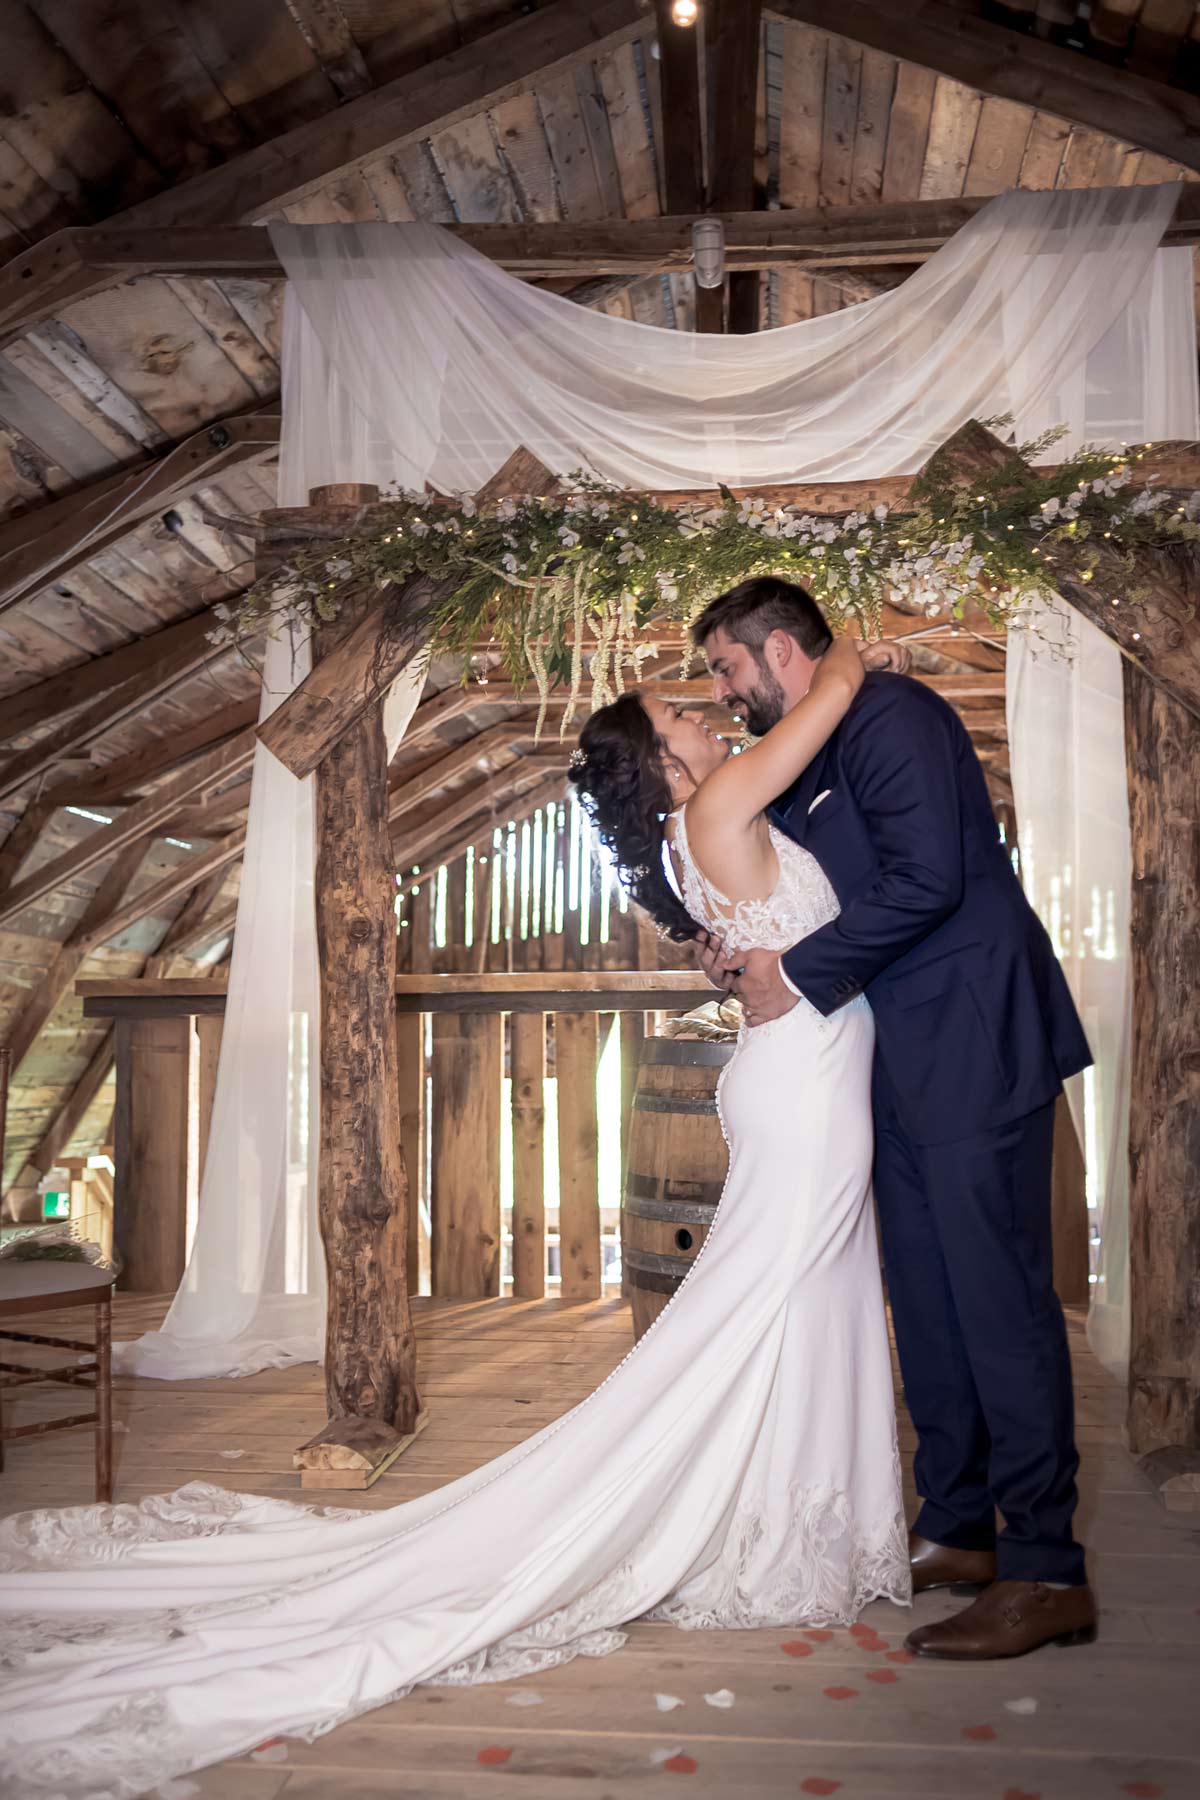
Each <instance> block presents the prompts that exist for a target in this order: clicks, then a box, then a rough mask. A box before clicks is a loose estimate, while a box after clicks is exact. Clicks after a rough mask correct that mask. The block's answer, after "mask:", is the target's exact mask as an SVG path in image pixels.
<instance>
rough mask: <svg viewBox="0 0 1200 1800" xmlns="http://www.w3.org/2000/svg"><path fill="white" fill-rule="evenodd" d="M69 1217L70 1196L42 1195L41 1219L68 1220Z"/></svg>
mask: <svg viewBox="0 0 1200 1800" xmlns="http://www.w3.org/2000/svg"><path fill="white" fill-rule="evenodd" d="M70 1216H71V1196H70V1194H43V1195H42V1217H43V1219H69V1218H70Z"/></svg>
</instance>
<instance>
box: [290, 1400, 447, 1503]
mask: <svg viewBox="0 0 1200 1800" xmlns="http://www.w3.org/2000/svg"><path fill="white" fill-rule="evenodd" d="M428 1423H429V1412H428V1410H426V1411H424V1412H422V1413H420V1414H418V1416H417V1422H416V1424H415V1426H414V1427H413V1429H412V1430H411V1431H410V1432H407V1433H406V1434H405V1435H404V1436H401V1435H400V1433H399V1432H397V1431H396V1430H395V1429H394V1428H393V1427H392V1426H391V1425H385V1424H384V1423H383V1421H382V1420H381V1419H331V1420H330V1421H329V1424H328V1425H326V1427H325V1429H324V1431H319V1432H318V1433H317V1435H316V1437H315V1438H310V1439H309V1441H308V1443H307V1444H302V1445H301V1447H300V1449H299V1450H297V1451H296V1452H295V1454H294V1455H293V1457H292V1467H293V1468H294V1469H299V1471H300V1486H301V1487H302V1488H341V1489H348V1488H353V1489H356V1490H361V1489H363V1488H369V1487H370V1486H372V1484H373V1483H374V1482H376V1481H378V1480H379V1477H380V1476H381V1475H382V1474H383V1473H384V1471H385V1470H386V1469H389V1468H390V1467H391V1465H392V1464H393V1463H394V1462H395V1460H396V1458H397V1457H398V1456H399V1455H400V1454H401V1452H402V1451H404V1450H407V1449H408V1446H409V1445H410V1444H411V1443H412V1442H413V1440H414V1438H417V1437H419V1436H420V1434H421V1433H422V1432H423V1431H424V1429H425V1427H426V1426H427V1425H428Z"/></svg>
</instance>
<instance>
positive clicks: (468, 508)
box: [460, 494, 479, 519]
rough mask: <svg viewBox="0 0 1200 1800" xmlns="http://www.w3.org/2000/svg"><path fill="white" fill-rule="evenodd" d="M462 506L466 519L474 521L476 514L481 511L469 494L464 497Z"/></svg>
mask: <svg viewBox="0 0 1200 1800" xmlns="http://www.w3.org/2000/svg"><path fill="white" fill-rule="evenodd" d="M460 505H461V507H462V512H463V517H464V518H465V519H473V518H474V517H475V514H476V513H477V512H478V510H479V508H478V507H477V506H476V504H475V502H474V500H472V498H471V496H470V494H467V495H465V496H464V497H463V499H462V500H461V502H460Z"/></svg>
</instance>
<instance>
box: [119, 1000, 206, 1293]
mask: <svg viewBox="0 0 1200 1800" xmlns="http://www.w3.org/2000/svg"><path fill="white" fill-rule="evenodd" d="M191 1047H192V1021H191V1020H190V1019H189V1018H187V1017H186V1016H185V1017H182V1018H174V1019H119V1020H118V1021H117V1029H116V1053H117V1107H116V1115H115V1118H114V1121H113V1132H114V1155H113V1161H114V1163H115V1165H116V1171H117V1175H116V1186H115V1190H114V1197H115V1204H114V1209H113V1236H114V1240H115V1243H116V1247H117V1251H118V1253H119V1255H120V1257H121V1260H122V1263H123V1264H124V1267H123V1269H122V1271H121V1287H122V1289H123V1290H124V1291H126V1292H129V1293H135V1294H171V1293H174V1291H175V1289H176V1288H177V1287H178V1286H179V1283H180V1280H181V1278H182V1276H183V1267H184V1262H185V1260H186V1256H187V1190H188V1110H189V1104H190V1088H191V1080H190V1077H191Z"/></svg>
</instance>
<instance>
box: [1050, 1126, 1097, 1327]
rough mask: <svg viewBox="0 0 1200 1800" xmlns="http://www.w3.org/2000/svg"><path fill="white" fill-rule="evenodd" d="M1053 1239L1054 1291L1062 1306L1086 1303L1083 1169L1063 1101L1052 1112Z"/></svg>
mask: <svg viewBox="0 0 1200 1800" xmlns="http://www.w3.org/2000/svg"><path fill="white" fill-rule="evenodd" d="M1051 1226H1052V1230H1053V1237H1054V1291H1055V1293H1056V1294H1057V1295H1058V1297H1059V1299H1060V1300H1061V1301H1062V1303H1063V1305H1064V1306H1086V1305H1087V1300H1088V1268H1089V1256H1088V1235H1089V1222H1088V1204H1087V1170H1086V1168H1085V1166H1084V1161H1083V1152H1082V1151H1081V1150H1080V1148H1079V1139H1078V1137H1077V1136H1076V1133H1075V1126H1074V1123H1073V1122H1072V1119H1071V1111H1070V1108H1069V1107H1068V1105H1067V1102H1066V1099H1065V1098H1064V1097H1063V1096H1062V1095H1061V1094H1060V1095H1059V1098H1058V1104H1057V1106H1056V1108H1055V1112H1054V1170H1053V1185H1052V1189H1051Z"/></svg>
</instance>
